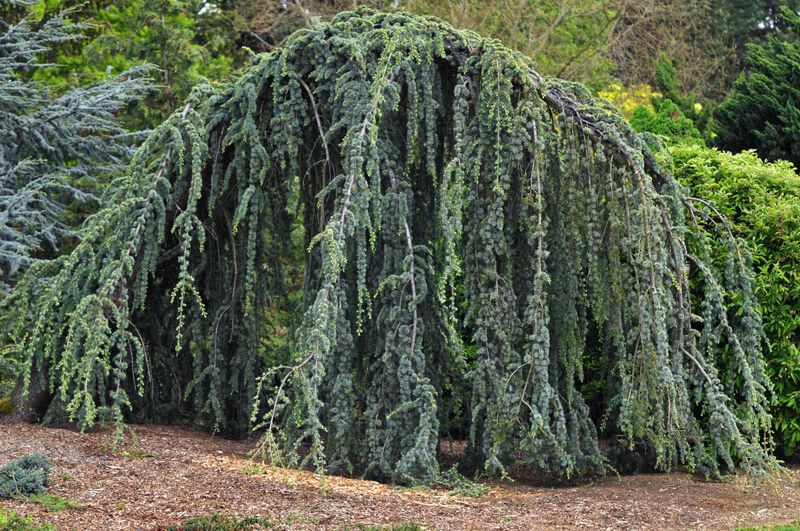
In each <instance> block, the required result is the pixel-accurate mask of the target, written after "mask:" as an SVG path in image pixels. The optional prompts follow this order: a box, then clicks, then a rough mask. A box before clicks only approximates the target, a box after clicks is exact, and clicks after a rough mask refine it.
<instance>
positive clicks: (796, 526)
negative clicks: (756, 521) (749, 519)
mask: <svg viewBox="0 0 800 531" xmlns="http://www.w3.org/2000/svg"><path fill="white" fill-rule="evenodd" d="M736 531H800V520H795V521H794V522H789V523H788V524H778V525H765V526H763V527H740V528H738V529H737V530H736Z"/></svg>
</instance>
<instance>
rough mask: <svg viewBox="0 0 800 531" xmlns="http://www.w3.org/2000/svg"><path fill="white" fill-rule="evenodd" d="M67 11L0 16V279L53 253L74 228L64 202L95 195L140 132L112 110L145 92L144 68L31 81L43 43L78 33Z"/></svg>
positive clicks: (78, 35)
mask: <svg viewBox="0 0 800 531" xmlns="http://www.w3.org/2000/svg"><path fill="white" fill-rule="evenodd" d="M83 29H84V26H82V25H74V24H70V23H69V22H68V21H67V20H66V18H65V14H59V15H56V16H54V17H52V18H50V19H49V20H47V21H45V22H43V23H41V24H37V23H34V21H33V20H31V18H23V19H21V20H20V21H19V22H18V23H16V24H8V23H6V22H3V21H0V115H2V120H0V282H2V283H7V282H10V281H11V280H12V278H13V277H14V275H15V274H16V273H17V271H18V270H19V269H20V268H24V267H26V266H28V265H30V264H31V263H32V262H33V261H34V260H35V258H36V257H42V256H51V255H52V254H53V253H54V252H56V251H57V250H58V248H59V245H60V243H61V242H62V240H63V239H64V238H65V237H67V236H69V235H71V234H72V229H73V227H72V226H70V224H69V223H68V221H69V220H67V219H65V218H64V209H65V207H66V206H67V205H69V204H70V203H73V202H78V203H86V202H87V201H92V200H94V196H95V192H97V184H98V180H99V179H101V178H103V176H104V175H108V174H109V173H111V172H116V171H120V170H121V169H122V168H124V167H125V166H126V165H127V163H128V160H129V158H130V156H131V154H132V152H133V148H134V147H135V145H136V143H137V142H138V140H139V139H140V138H141V137H140V136H138V135H136V134H131V133H130V132H128V131H127V130H126V129H124V128H122V127H121V126H120V125H119V124H118V122H117V118H116V115H117V113H118V112H119V111H120V110H121V109H123V108H124V107H125V106H126V105H128V104H130V103H131V102H133V101H135V100H137V99H138V98H140V97H141V96H143V95H144V94H145V93H146V92H147V90H148V86H149V85H148V83H147V81H146V79H145V78H144V77H143V76H144V74H145V73H146V71H147V69H145V68H138V69H135V70H131V71H128V72H125V73H123V74H121V75H120V76H116V77H112V78H109V79H108V80H106V81H104V82H100V83H96V84H92V85H89V86H86V87H81V88H76V89H74V90H71V91H68V92H65V93H62V94H55V93H53V92H52V91H51V90H50V89H49V88H48V87H47V86H44V85H42V84H40V83H37V82H35V81H30V80H29V76H28V75H29V74H30V73H31V72H32V71H35V70H37V69H42V68H51V67H54V65H51V64H47V63H42V62H40V59H39V58H40V57H41V55H42V54H45V53H46V52H47V51H48V49H49V48H50V47H51V46H53V45H57V44H60V43H64V42H73V41H75V40H77V39H80V38H81V33H80V32H81V30H83Z"/></svg>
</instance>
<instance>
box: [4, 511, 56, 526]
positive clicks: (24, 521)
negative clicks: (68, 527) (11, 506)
mask: <svg viewBox="0 0 800 531" xmlns="http://www.w3.org/2000/svg"><path fill="white" fill-rule="evenodd" d="M55 529H56V528H55V527H53V526H52V525H50V524H42V525H38V524H35V523H33V520H32V519H31V518H30V517H26V516H20V515H18V514H17V513H15V512H14V511H11V512H6V511H4V510H3V509H0V530H2V531H55Z"/></svg>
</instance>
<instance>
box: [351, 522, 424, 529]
mask: <svg viewBox="0 0 800 531" xmlns="http://www.w3.org/2000/svg"><path fill="white" fill-rule="evenodd" d="M358 531H422V527H420V525H419V524H415V523H413V522H412V523H404V524H397V525H395V526H392V527H380V526H377V525H367V524H359V525H358Z"/></svg>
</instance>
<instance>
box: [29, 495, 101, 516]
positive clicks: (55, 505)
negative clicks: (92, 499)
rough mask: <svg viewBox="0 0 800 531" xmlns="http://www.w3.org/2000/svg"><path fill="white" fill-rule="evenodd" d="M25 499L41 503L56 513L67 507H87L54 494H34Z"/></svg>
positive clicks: (80, 508) (78, 508) (79, 508)
mask: <svg viewBox="0 0 800 531" xmlns="http://www.w3.org/2000/svg"><path fill="white" fill-rule="evenodd" d="M25 499H26V500H29V501H32V502H34V503H38V504H39V505H42V506H43V507H44V508H45V509H47V510H48V511H50V512H51V513H58V512H61V511H66V510H67V509H77V510H82V509H86V507H87V506H86V505H80V504H78V503H75V502H74V501H72V500H68V499H66V498H62V497H61V496H58V495H56V494H34V495H32V496H28V497H27V498H25Z"/></svg>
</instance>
